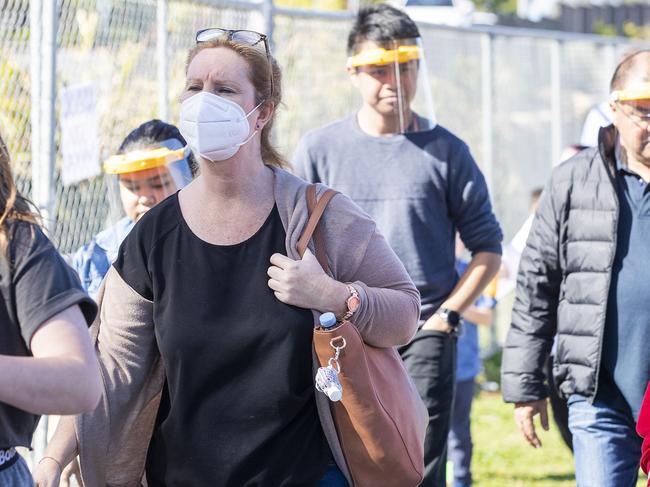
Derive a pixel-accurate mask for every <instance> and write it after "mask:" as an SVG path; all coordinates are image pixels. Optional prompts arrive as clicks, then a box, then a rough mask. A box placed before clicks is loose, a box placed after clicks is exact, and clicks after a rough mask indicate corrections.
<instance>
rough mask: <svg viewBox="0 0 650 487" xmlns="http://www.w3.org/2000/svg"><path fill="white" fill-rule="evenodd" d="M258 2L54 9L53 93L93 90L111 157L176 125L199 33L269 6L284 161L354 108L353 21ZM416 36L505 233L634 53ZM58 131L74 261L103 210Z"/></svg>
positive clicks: (61, 227)
mask: <svg viewBox="0 0 650 487" xmlns="http://www.w3.org/2000/svg"><path fill="white" fill-rule="evenodd" d="M0 5H1V7H0V8H2V9H3V10H2V11H1V12H0V14H1V15H0V53H1V56H0V86H1V87H2V90H3V91H2V93H3V94H4V96H3V97H2V108H1V109H0V120H2V127H3V128H2V131H3V136H4V137H5V138H6V139H7V143H8V146H9V149H10V151H11V154H12V158H13V166H14V171H15V173H16V177H17V180H18V184H19V187H20V188H21V189H22V190H23V191H24V192H25V193H27V194H30V189H31V186H32V173H31V160H32V155H31V143H30V133H31V129H32V127H31V125H30V109H31V100H30V88H31V86H30V56H29V54H30V44H29V43H30V35H29V32H30V25H29V8H30V2H29V1H28V0H15V1H8V2H7V1H5V2H3V3H0ZM264 7H265V4H251V3H239V4H238V3H233V2H230V1H229V2H228V3H220V2H219V1H218V0H217V1H212V2H208V1H205V0H204V1H185V0H177V1H172V0H168V1H163V0H112V1H99V0H59V3H58V11H57V21H56V24H57V44H56V58H57V59H56V79H55V86H56V88H57V89H61V88H64V87H67V86H74V85H76V84H80V83H91V84H93V85H94V86H95V87H96V90H97V112H98V116H99V143H100V154H101V158H102V159H103V158H105V157H107V156H108V155H110V154H112V153H113V152H114V151H115V150H116V149H117V147H118V146H119V144H120V142H121V140H122V139H123V138H124V137H125V136H126V134H127V133H128V132H129V131H130V130H132V129H133V128H135V127H136V126H137V125H139V124H140V123H142V122H144V121H146V120H148V119H150V118H154V117H161V118H169V119H170V120H171V121H172V122H173V121H176V120H177V116H178V109H179V104H178V102H177V99H178V96H179V94H180V91H181V89H182V86H183V79H184V69H185V59H186V54H187V51H188V49H189V48H190V47H191V45H192V43H193V34H194V32H195V31H196V30H198V29H199V28H202V27H205V26H210V25H217V26H227V27H230V28H248V29H254V30H264V28H265V26H267V25H269V24H268V19H267V17H268V14H266V13H265V12H268V11H271V12H272V13H273V17H272V20H273V22H272V24H271V25H272V28H273V32H272V37H273V45H274V52H275V54H276V56H277V58H278V60H279V61H280V64H281V66H282V67H283V77H284V104H283V106H281V107H280V114H279V120H278V124H277V131H276V134H275V137H276V143H277V145H278V146H279V147H280V148H281V149H282V151H283V152H284V154H286V155H287V157H290V155H291V153H292V151H293V149H294V147H295V146H296V144H297V142H298V140H299V138H300V136H301V135H302V134H303V133H304V132H305V131H306V130H308V129H310V128H313V127H317V126H320V125H323V124H325V123H327V122H329V121H331V120H333V119H335V118H337V117H340V116H343V115H345V114H347V113H349V112H350V110H351V109H352V108H353V107H354V106H356V104H357V103H358V100H357V98H356V95H355V93H354V91H353V89H352V87H351V85H350V83H349V82H348V80H347V75H346V71H345V40H346V36H347V31H348V29H349V26H350V24H351V18H352V16H351V14H348V13H346V12H343V13H341V14H340V15H334V14H332V13H329V14H325V13H323V14H318V13H306V12H302V11H292V10H287V9H276V10H275V11H273V10H268V9H266V10H265V9H264ZM161 8H164V9H165V10H166V15H165V16H164V17H161V16H160V15H159V12H160V9H161ZM161 18H162V19H163V21H164V22H165V24H166V25H165V28H164V29H162V32H164V33H165V36H164V38H163V39H161V29H160V28H159V27H160V25H159V24H160V22H161ZM421 31H422V37H423V40H424V46H425V50H426V55H427V58H428V59H427V61H428V62H427V64H428V66H429V69H430V70H431V73H430V74H431V76H430V78H431V79H432V80H433V82H432V84H433V85H432V87H431V89H432V91H433V93H434V99H435V101H436V105H437V113H438V120H439V122H440V123H441V124H442V125H444V126H446V127H447V128H449V129H451V130H452V131H453V132H455V133H456V134H457V135H459V136H460V137H461V138H463V139H464V140H465V141H466V142H467V143H468V144H469V146H470V148H471V149H472V151H473V153H474V155H475V157H476V159H477V161H478V162H479V164H480V165H481V166H482V167H483V169H484V171H485V172H486V176H487V178H488V181H489V183H490V186H491V190H492V197H493V200H494V205H495V208H496V211H497V213H498V216H499V218H500V220H501V222H502V224H503V226H504V229H505V232H506V236H507V237H510V236H512V235H513V233H514V232H515V231H516V229H517V228H518V225H519V223H520V222H521V221H523V219H524V218H525V216H526V207H527V205H526V202H527V198H528V193H529V190H530V189H531V188H533V187H536V186H540V185H543V183H544V181H545V179H546V177H547V176H548V173H549V170H550V168H551V167H552V165H553V164H554V163H556V162H557V160H558V157H559V154H560V150H561V148H562V147H563V146H565V145H568V144H571V143H575V142H577V141H578V138H579V135H580V129H581V126H582V121H583V119H584V117H585V114H586V113H587V111H588V110H589V108H590V107H591V106H593V105H594V104H596V103H598V102H599V101H602V100H604V99H605V97H606V95H607V82H608V79H609V76H610V73H611V72H612V70H613V67H614V65H615V63H616V60H617V59H618V58H619V56H620V54H621V53H622V52H624V51H626V50H627V49H629V48H630V47H631V45H630V44H628V43H627V42H626V41H624V40H621V39H615V38H597V37H594V36H568V35H566V34H560V33H556V34H554V33H550V32H549V33H543V34H540V33H539V31H537V32H535V31H515V30H512V29H511V30H505V29H498V28H494V29H480V30H479V29H462V30H460V29H453V28H446V27H440V26H433V25H422V26H421ZM161 43H163V44H162V45H163V46H164V50H163V51H162V52H164V53H165V54H164V56H161V54H160V53H161V50H160V48H159V47H160V44H161ZM161 67H162V74H161ZM161 99H162V100H166V102H161V101H160V100H161ZM56 109H57V110H58V107H56ZM55 113H58V112H55ZM55 120H56V118H55ZM55 128H56V131H55V134H56V136H55V151H54V154H53V164H52V165H53V181H54V184H53V186H54V187H53V188H52V191H53V198H52V199H53V203H54V207H53V212H52V216H51V218H50V220H49V223H50V231H51V234H52V236H53V238H54V240H55V241H56V243H57V244H58V245H59V248H60V249H61V251H62V252H71V251H73V250H74V249H76V248H77V247H79V246H80V245H82V244H83V243H84V242H86V241H88V239H90V238H91V237H92V236H93V235H94V234H95V233H97V232H98V231H99V230H100V229H101V228H102V227H103V226H104V225H105V223H106V218H107V204H106V201H105V194H104V193H105V189H104V183H103V179H102V177H95V178H92V179H90V180H86V181H82V182H80V183H78V184H73V185H69V186H65V185H64V184H63V182H62V180H61V163H62V157H61V152H60V149H59V140H60V131H59V130H58V124H57V126H56V127H55Z"/></svg>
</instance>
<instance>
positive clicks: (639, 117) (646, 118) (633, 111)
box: [616, 101, 650, 129]
mask: <svg viewBox="0 0 650 487" xmlns="http://www.w3.org/2000/svg"><path fill="white" fill-rule="evenodd" d="M616 104H617V105H618V106H619V107H620V108H621V112H622V113H623V115H625V116H626V117H627V118H629V119H630V120H631V121H632V122H633V123H634V124H635V125H637V126H638V127H640V128H644V129H647V128H648V125H650V111H646V110H639V109H637V108H628V106H627V105H623V104H622V103H621V102H619V101H617V102H616Z"/></svg>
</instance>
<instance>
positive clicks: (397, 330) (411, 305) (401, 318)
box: [322, 194, 420, 347]
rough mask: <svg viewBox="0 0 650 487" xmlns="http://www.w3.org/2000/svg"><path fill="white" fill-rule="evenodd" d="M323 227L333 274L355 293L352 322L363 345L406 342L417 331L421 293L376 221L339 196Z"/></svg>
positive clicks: (334, 199) (333, 201)
mask: <svg viewBox="0 0 650 487" xmlns="http://www.w3.org/2000/svg"><path fill="white" fill-rule="evenodd" d="M322 225H323V231H324V235H325V241H326V242H325V245H326V247H327V254H328V261H329V263H330V268H331V270H332V274H333V275H334V277H335V278H336V279H337V280H339V281H341V282H349V283H352V284H354V286H355V287H356V289H357V290H358V291H359V295H360V298H361V306H360V307H359V309H358V310H357V312H356V313H355V315H354V317H353V320H352V321H353V323H354V325H355V326H356V327H357V328H358V329H359V331H360V332H361V335H362V336H363V339H364V341H365V342H366V343H368V344H369V345H373V346H376V347H393V346H399V345H404V344H406V343H408V342H409V341H410V340H411V338H412V337H413V335H414V334H415V332H416V330H417V325H418V319H419V317H420V293H419V292H418V290H417V288H416V287H415V285H414V284H413V281H411V278H410V277H409V275H408V273H407V272H406V269H405V268H404V265H403V264H402V262H401V261H400V260H399V258H398V257H397V255H395V252H393V250H392V249H391V247H390V246H389V245H388V242H386V240H385V239H384V237H383V236H382V235H381V234H380V233H379V231H378V229H377V226H376V224H375V222H374V221H373V220H372V219H371V218H370V217H369V216H368V215H367V214H365V213H364V212H363V210H361V208H359V207H358V206H357V205H356V204H355V203H354V202H352V200H350V199H349V198H348V197H347V196H344V195H342V194H338V195H336V196H335V197H334V198H333V199H332V201H331V202H330V205H329V207H328V208H327V210H326V211H325V214H324V217H323V220H322Z"/></svg>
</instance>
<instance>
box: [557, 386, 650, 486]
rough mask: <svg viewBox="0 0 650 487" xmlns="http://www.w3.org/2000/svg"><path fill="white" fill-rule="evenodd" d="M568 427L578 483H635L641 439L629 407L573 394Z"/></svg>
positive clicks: (627, 484)
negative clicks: (614, 405)
mask: <svg viewBox="0 0 650 487" xmlns="http://www.w3.org/2000/svg"><path fill="white" fill-rule="evenodd" d="M569 429H570V430H571V434H572V435H573V452H574V456H575V466H576V467H575V468H576V484H577V486H578V487H594V486H598V487H634V485H636V480H637V476H638V473H639V460H640V457H641V442H642V440H641V438H639V436H637V434H636V431H635V423H634V418H633V417H632V415H631V414H630V413H629V411H622V410H620V409H615V408H612V407H610V406H608V405H607V404H605V403H604V402H603V401H602V400H598V399H596V400H595V401H594V403H593V404H589V403H588V402H587V399H586V398H585V397H583V396H579V395H575V394H574V395H573V396H571V397H570V398H569Z"/></svg>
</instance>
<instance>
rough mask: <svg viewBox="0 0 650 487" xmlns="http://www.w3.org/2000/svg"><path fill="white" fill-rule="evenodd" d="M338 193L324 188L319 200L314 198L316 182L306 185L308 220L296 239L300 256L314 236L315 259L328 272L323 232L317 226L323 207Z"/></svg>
mask: <svg viewBox="0 0 650 487" xmlns="http://www.w3.org/2000/svg"><path fill="white" fill-rule="evenodd" d="M337 193H338V191H334V190H333V189H327V190H325V193H324V194H323V196H321V197H320V199H319V200H316V184H310V185H309V186H307V194H306V197H307V212H308V214H309V220H308V221H307V226H306V227H305V230H304V231H303V233H302V235H301V236H300V239H299V240H298V246H297V247H298V255H300V257H301V258H302V256H303V255H304V254H305V250H306V249H307V244H308V243H309V241H310V240H311V238H312V237H313V238H314V247H315V250H316V259H317V260H318V262H319V264H320V265H321V267H322V268H323V270H324V271H325V272H327V273H329V266H328V264H327V252H326V251H325V240H324V237H323V233H322V231H321V230H320V227H319V226H318V223H319V222H320V220H321V218H322V216H323V213H325V208H327V205H328V204H329V202H330V200H331V199H332V198H333V197H334V196H335V195H336V194H337Z"/></svg>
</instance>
